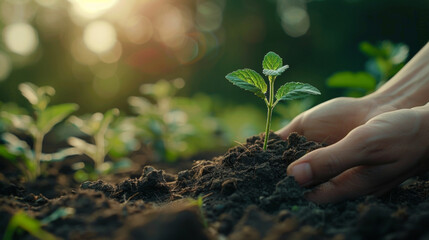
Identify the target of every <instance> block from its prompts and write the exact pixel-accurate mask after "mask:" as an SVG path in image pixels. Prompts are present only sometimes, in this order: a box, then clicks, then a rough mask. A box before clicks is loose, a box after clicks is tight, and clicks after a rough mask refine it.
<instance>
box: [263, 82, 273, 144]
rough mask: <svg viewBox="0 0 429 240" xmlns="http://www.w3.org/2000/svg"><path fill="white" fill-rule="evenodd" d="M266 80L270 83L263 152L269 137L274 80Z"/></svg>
mask: <svg viewBox="0 0 429 240" xmlns="http://www.w3.org/2000/svg"><path fill="white" fill-rule="evenodd" d="M268 80H269V82H270V90H269V91H270V93H269V101H268V104H267V108H268V112H267V124H266V126H265V139H264V147H263V149H264V151H265V150H267V145H268V137H269V135H270V127H271V116H272V115H273V108H274V80H275V77H272V76H268Z"/></svg>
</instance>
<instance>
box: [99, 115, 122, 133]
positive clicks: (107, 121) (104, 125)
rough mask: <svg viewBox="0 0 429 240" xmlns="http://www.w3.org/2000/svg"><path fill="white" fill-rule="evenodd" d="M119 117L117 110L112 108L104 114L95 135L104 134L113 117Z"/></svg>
mask: <svg viewBox="0 0 429 240" xmlns="http://www.w3.org/2000/svg"><path fill="white" fill-rule="evenodd" d="M118 115H119V109H117V108H113V109H110V110H108V111H107V112H106V113H104V117H103V120H102V121H101V124H100V128H99V129H98V131H97V134H102V135H103V136H104V134H106V131H107V129H108V127H109V125H110V123H111V122H112V121H113V119H114V117H116V116H118Z"/></svg>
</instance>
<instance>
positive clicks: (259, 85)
mask: <svg viewBox="0 0 429 240" xmlns="http://www.w3.org/2000/svg"><path fill="white" fill-rule="evenodd" d="M262 67H263V71H262V72H263V74H264V75H265V76H268V83H269V91H268V98H267V96H266V93H267V84H266V83H265V81H264V79H263V78H262V76H261V75H260V74H259V73H257V72H256V71H254V70H252V69H240V70H237V71H234V72H232V73H230V74H228V75H226V79H228V80H229V81H230V82H231V83H232V84H234V85H236V86H238V87H240V88H243V89H244V90H248V91H251V92H253V93H254V94H255V95H256V96H258V97H260V98H262V99H263V100H264V101H265V104H266V105H267V108H268V112H267V123H266V127H265V139H264V147H263V149H264V151H265V150H267V143H268V136H269V132H270V126H271V116H272V113H273V109H274V107H275V106H276V105H277V103H279V102H280V101H283V100H295V99H301V98H304V97H307V96H309V95H319V94H320V91H319V90H318V89H317V88H315V87H313V86H311V85H310V84H308V83H300V82H288V83H286V84H284V85H283V86H281V87H280V88H279V89H278V90H277V92H276V93H275V94H274V83H275V80H276V78H277V77H278V76H280V75H281V74H282V73H283V72H284V71H286V69H288V68H289V66H288V65H284V66H283V60H282V58H281V57H280V56H279V55H277V54H276V53H274V52H269V53H267V54H266V55H265V57H264V60H263V62H262ZM274 96H275V98H276V101H274Z"/></svg>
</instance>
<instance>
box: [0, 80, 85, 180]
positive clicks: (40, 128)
mask: <svg viewBox="0 0 429 240" xmlns="http://www.w3.org/2000/svg"><path fill="white" fill-rule="evenodd" d="M19 90H20V91H21V93H22V95H23V96H24V97H25V98H26V99H27V100H28V101H29V102H30V104H31V106H32V108H33V114H32V115H26V114H17V113H14V112H12V111H1V112H0V116H1V117H2V119H3V120H4V121H6V122H7V123H8V124H9V125H11V126H12V127H13V128H14V129H15V130H18V131H21V132H23V133H25V134H28V135H30V136H31V137H32V138H33V140H34V147H33V150H31V148H30V147H29V146H28V144H27V143H26V142H24V141H22V140H20V139H19V138H18V137H16V136H15V135H13V134H12V133H9V132H7V133H4V134H2V139H3V141H5V142H6V145H5V147H2V151H0V152H3V153H5V152H6V151H7V152H8V153H9V154H3V155H4V156H6V158H7V159H9V160H11V161H12V162H13V163H16V165H19V166H21V164H22V163H23V165H24V167H21V170H23V171H24V172H25V173H26V175H27V177H28V178H29V180H34V179H35V178H36V177H37V176H39V175H40V174H41V167H40V162H41V161H53V160H62V159H63V158H65V157H66V156H69V155H74V154H76V153H75V152H74V151H73V150H72V149H64V150H62V151H59V152H57V153H52V154H44V153H42V146H43V139H44V137H45V135H46V134H47V133H48V132H49V131H51V129H52V128H53V127H54V126H55V125H56V124H58V123H59V122H61V121H63V120H64V119H65V118H66V117H67V116H68V115H69V114H71V113H72V112H74V111H76V110H77V109H78V105H77V104H73V103H65V104H58V105H53V106H48V104H49V102H50V100H51V96H53V95H54V94H55V89H54V88H52V87H50V86H44V87H37V86H36V85H34V84H32V83H22V84H20V85H19ZM18 159H21V160H22V162H18ZM25 168H26V169H25Z"/></svg>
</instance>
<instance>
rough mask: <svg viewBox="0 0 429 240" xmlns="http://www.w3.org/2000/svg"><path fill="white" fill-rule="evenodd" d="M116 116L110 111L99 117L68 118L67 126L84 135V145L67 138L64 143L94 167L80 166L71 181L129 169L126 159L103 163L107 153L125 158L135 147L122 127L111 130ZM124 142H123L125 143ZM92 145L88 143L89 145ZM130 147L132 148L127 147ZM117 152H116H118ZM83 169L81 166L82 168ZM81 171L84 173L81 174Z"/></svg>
mask: <svg viewBox="0 0 429 240" xmlns="http://www.w3.org/2000/svg"><path fill="white" fill-rule="evenodd" d="M118 115H119V110H118V109H116V108H113V109H110V110H108V111H107V112H105V113H104V114H103V113H99V112H98V113H94V114H92V115H91V116H89V117H76V116H71V117H70V118H69V122H71V123H72V124H73V125H75V126H76V127H77V128H78V129H79V130H80V131H81V132H83V133H84V134H86V135H87V136H86V137H83V138H87V137H90V139H88V141H89V142H88V141H86V140H83V139H80V138H77V137H70V138H68V143H69V144H70V145H71V146H73V148H74V149H75V150H76V151H77V152H78V153H80V154H85V155H87V156H88V157H90V158H91V159H92V160H93V161H94V167H93V168H91V167H88V166H84V165H83V164H77V165H75V166H81V167H80V169H79V170H78V171H77V172H76V174H75V178H77V180H79V181H84V180H88V179H93V178H95V177H97V176H98V175H99V174H103V173H108V172H111V171H112V170H116V169H118V168H122V167H127V166H128V165H129V161H128V159H122V160H123V161H118V162H117V164H116V163H115V164H113V163H112V162H105V158H106V156H107V155H108V153H109V152H111V151H112V150H115V151H114V153H115V154H114V155H115V156H121V155H127V154H128V153H129V151H127V150H129V148H131V150H130V151H132V150H136V148H137V147H138V146H137V144H136V143H135V141H134V140H135V139H134V138H129V137H128V133H129V131H127V130H126V129H125V126H120V128H121V129H120V130H119V129H113V128H112V125H113V122H114V120H115V119H117V117H118ZM123 123H124V124H123V125H127V126H131V127H132V124H130V123H127V122H125V121H124V122H123ZM125 138H126V139H125ZM91 141H92V142H91ZM127 144H131V145H132V146H128V145H127ZM118 148H119V149H118ZM82 165H83V166H82ZM83 167H85V170H83Z"/></svg>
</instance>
